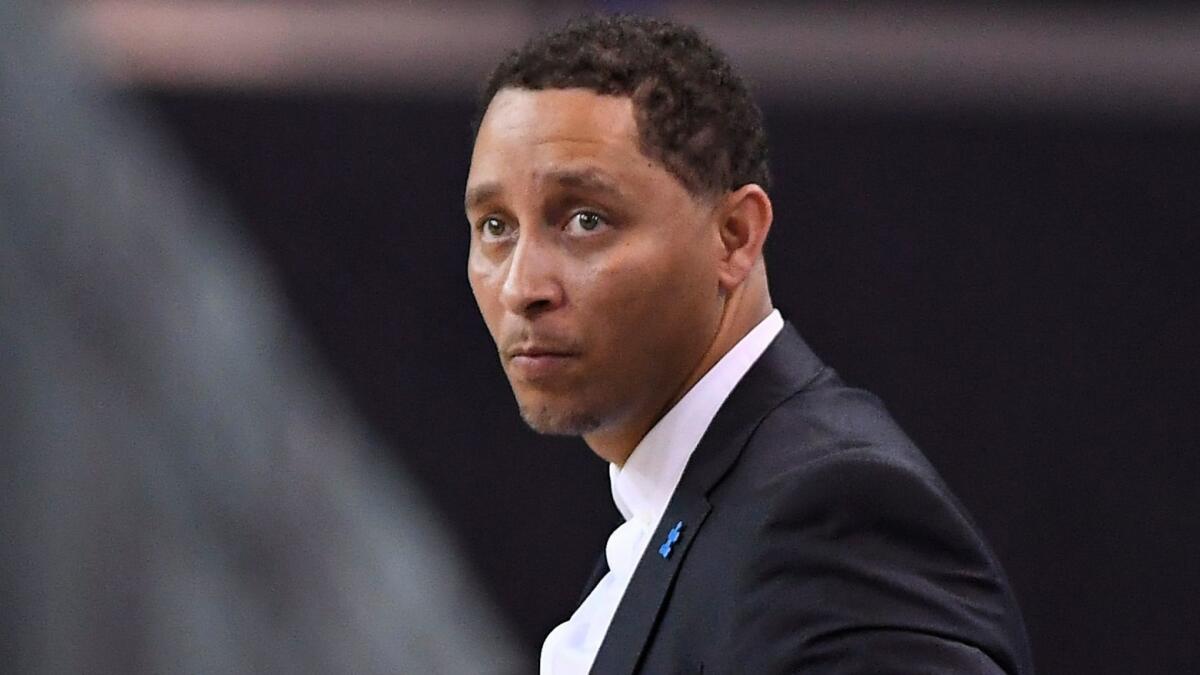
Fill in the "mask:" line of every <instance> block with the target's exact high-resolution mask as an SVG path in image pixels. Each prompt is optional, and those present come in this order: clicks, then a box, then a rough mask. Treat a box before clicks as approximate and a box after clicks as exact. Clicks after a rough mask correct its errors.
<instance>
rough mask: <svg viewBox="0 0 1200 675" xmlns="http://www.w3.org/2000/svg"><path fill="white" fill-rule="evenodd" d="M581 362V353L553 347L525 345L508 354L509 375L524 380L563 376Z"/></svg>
mask: <svg viewBox="0 0 1200 675" xmlns="http://www.w3.org/2000/svg"><path fill="white" fill-rule="evenodd" d="M578 360H579V353H578V352H576V351H573V350H570V349H567V348H564V347H560V346H552V345H523V346H520V347H517V348H515V349H512V350H510V351H509V352H508V370H509V374H510V375H512V376H515V377H519V378H521V379H524V380H543V379H547V378H551V377H554V376H556V375H561V374H562V373H564V372H565V371H566V370H567V369H569V368H570V367H571V366H573V365H574V364H575V363H577V362H578Z"/></svg>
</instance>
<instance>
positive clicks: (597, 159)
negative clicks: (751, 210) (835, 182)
mask: <svg viewBox="0 0 1200 675" xmlns="http://www.w3.org/2000/svg"><path fill="white" fill-rule="evenodd" d="M466 194H467V198H466V209H467V218H468V220H469V221H470V223H471V250H470V256H469V259H468V265H467V271H468V276H469V278H470V282H471V290H472V291H473V292H474V294H475V301H476V302H477V303H478V304H479V310H480V312H481V313H482V314H483V319H484V322H485V323H486V324H487V327H488V330H489V331H490V332H491V335H492V338H493V339H494V340H495V341H496V347H497V349H498V351H499V354H500V361H501V364H502V365H503V367H504V372H505V373H506V374H507V376H508V379H509V382H510V384H511V385H512V388H513V393H514V394H515V395H516V398H517V402H518V404H519V406H520V409H521V414H522V416H523V417H524V418H525V421H526V422H527V423H528V424H529V425H530V426H531V427H533V428H534V429H536V430H538V431H541V432H543V433H559V434H585V435H586V434H589V433H594V432H603V431H605V430H613V429H618V428H621V427H622V426H629V425H637V424H639V423H645V424H652V423H653V422H654V421H655V420H657V418H658V417H659V416H660V415H661V414H662V413H663V412H665V410H666V408H667V406H668V405H670V404H673V403H674V401H675V400H677V399H678V397H679V396H680V395H682V393H683V392H682V391H680V389H681V387H682V386H683V385H684V383H685V381H686V380H687V379H688V377H689V375H691V373H692V371H693V369H695V368H696V366H697V364H698V363H699V362H700V360H701V359H702V357H703V356H704V353H705V351H706V350H707V348H708V347H709V346H710V344H711V342H712V340H713V337H714V335H715V333H716V331H717V326H718V323H719V320H720V313H721V298H720V289H719V286H718V277H717V269H718V261H719V256H720V254H721V250H722V246H721V240H720V236H719V233H718V230H717V228H716V221H715V218H714V212H713V206H712V204H711V203H710V201H709V200H706V199H700V198H696V197H694V196H693V195H691V194H690V193H689V192H688V191H687V190H686V189H685V188H684V187H683V185H682V184H681V183H680V182H679V181H678V180H677V179H676V178H675V177H674V176H673V175H672V174H670V173H669V172H668V171H667V170H666V169H665V168H663V167H662V166H661V165H660V164H659V163H658V162H656V161H653V160H651V159H649V158H647V157H646V156H645V155H643V154H642V153H641V151H640V150H639V149H638V140H637V125H636V122H635V120H634V107H633V103H632V101H631V100H630V99H629V98H625V97H614V96H601V95H598V94H595V93H592V92H590V91H587V90H583V89H560V90H545V91H530V90H523V89H504V90H501V91H500V92H499V93H498V94H497V95H496V96H495V98H494V99H493V100H492V102H491V104H490V105H489V106H488V109H487V111H486V114H485V115H484V117H483V120H482V122H481V125H480V129H479V135H478V137H477V138H476V140H475V150H474V153H473V154H472V156H471V171H470V176H469V177H468V179H467V191H466ZM643 431H644V430H643Z"/></svg>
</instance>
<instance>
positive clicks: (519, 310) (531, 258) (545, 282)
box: [500, 236, 563, 317]
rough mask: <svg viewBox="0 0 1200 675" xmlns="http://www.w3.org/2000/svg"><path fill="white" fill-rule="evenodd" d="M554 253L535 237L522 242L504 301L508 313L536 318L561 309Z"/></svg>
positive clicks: (510, 267) (512, 261) (503, 291)
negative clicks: (559, 307) (557, 308)
mask: <svg viewBox="0 0 1200 675" xmlns="http://www.w3.org/2000/svg"><path fill="white" fill-rule="evenodd" d="M557 268H558V263H557V257H556V256H555V254H554V251H552V250H550V248H549V246H548V244H546V243H544V242H540V241H538V238H537V237H535V236H525V237H521V238H519V239H518V241H517V244H516V246H515V247H514V248H513V252H512V257H511V258H509V263H508V274H507V275H506V276H505V278H504V286H503V287H502V288H501V289H500V299H501V301H502V302H503V303H504V306H505V308H506V309H508V311H510V312H513V313H514V314H520V315H522V316H526V317H532V316H533V315H536V314H541V313H544V312H547V311H549V310H552V309H554V308H556V307H558V306H560V305H561V304H562V302H563V289H562V284H561V280H560V279H559V276H558V269H557Z"/></svg>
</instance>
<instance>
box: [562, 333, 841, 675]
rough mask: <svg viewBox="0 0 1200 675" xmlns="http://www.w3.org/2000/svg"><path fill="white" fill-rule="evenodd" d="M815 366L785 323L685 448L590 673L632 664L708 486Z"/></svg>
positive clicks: (697, 523) (692, 532)
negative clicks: (678, 473)
mask: <svg viewBox="0 0 1200 675" xmlns="http://www.w3.org/2000/svg"><path fill="white" fill-rule="evenodd" d="M821 368H822V365H821V362H820V361H819V360H818V359H817V357H816V356H815V355H814V354H813V353H812V351H811V350H809V348H808V346H807V345H805V344H804V342H803V340H801V339H800V335H799V334H798V333H797V332H796V330H795V328H793V327H792V325H791V324H790V323H789V324H785V325H784V327H783V330H782V331H781V332H780V334H779V335H778V336H777V337H776V338H775V340H774V341H773V342H772V343H771V345H770V346H769V347H768V348H767V350H766V351H765V352H763V355H762V356H761V357H759V359H758V361H757V362H755V364H754V366H752V367H751V368H750V370H749V371H748V372H747V373H746V376H745V377H743V378H742V380H741V382H739V383H738V385H737V387H735V388H734V390H733V392H732V393H730V395H729V398H728V399H726V400H725V403H724V405H722V406H721V409H720V410H719V411H718V412H717V415H716V417H714V418H713V421H712V424H711V425H709V428H708V430H707V431H706V432H705V434H704V437H703V438H702V439H700V444H699V445H698V446H697V447H696V451H695V452H693V453H692V456H691V459H690V460H689V461H688V465H687V468H686V469H684V472H683V476H682V477H681V478H680V480H679V485H678V487H676V488H675V493H674V494H673V495H672V497H671V501H670V502H669V503H668V504H667V509H666V511H665V512H664V513H663V517H662V520H661V521H660V522H659V523H658V529H657V530H656V531H655V534H654V537H653V538H651V539H650V543H649V544H648V545H647V547H646V550H645V552H643V553H642V558H641V560H640V561H639V562H638V566H637V568H636V569H635V570H634V573H633V578H632V579H631V580H630V582H629V586H628V587H627V588H626V590H625V595H624V596H623V597H622V599H621V603H620V604H619V605H618V606H617V611H616V614H614V615H613V619H612V622H611V623H610V624H609V629H608V633H607V634H606V635H605V636H604V642H603V643H601V645H600V651H599V653H598V654H597V655H596V660H595V662H594V663H593V665H592V672H593V673H600V674H603V675H610V674H613V675H615V674H618V673H621V674H624V673H633V672H634V671H636V670H637V667H638V664H639V663H640V662H641V659H642V655H643V654H644V652H645V651H646V647H647V645H648V644H649V638H650V636H651V634H652V633H653V632H654V628H655V626H656V625H657V623H658V619H659V616H660V614H661V613H662V608H663V606H664V605H665V603H666V599H667V596H668V595H669V594H670V590H671V588H672V585H673V582H674V580H675V576H676V574H677V573H678V572H679V569H680V567H681V566H682V565H683V561H684V559H685V557H686V556H687V551H688V549H689V548H690V547H691V543H692V541H694V540H695V538H696V536H697V534H699V532H700V528H701V526H702V525H703V524H704V521H705V518H706V517H707V516H708V513H709V511H710V510H711V508H712V506H711V505H710V504H709V501H708V497H707V495H708V493H709V491H711V490H712V488H713V487H715V486H716V484H717V483H718V482H720V480H721V478H723V477H724V476H725V474H726V473H728V472H729V469H730V468H731V467H732V466H733V464H734V462H736V460H737V458H738V456H739V455H741V452H742V448H743V447H745V445H746V442H747V441H748V440H749V439H750V436H751V435H752V434H753V433H754V430H755V429H756V428H757V427H758V424H759V422H761V421H762V419H763V418H764V417H765V416H766V415H767V413H768V412H770V411H771V410H772V409H774V408H775V407H776V406H777V405H779V404H780V403H781V402H782V401H783V400H784V399H786V398H787V397H789V396H791V395H792V394H794V393H796V392H797V391H800V390H802V389H804V388H805V387H806V386H807V385H808V384H809V383H810V382H812V381H813V380H814V379H815V378H816V376H817V375H818V374H819V373H820V371H821ZM676 523H683V526H682V528H681V529H680V531H679V538H678V539H677V540H676V541H675V542H674V543H673V544H672V545H671V546H670V547H669V550H668V551H666V552H667V555H666V556H663V555H662V554H661V553H660V547H661V546H662V545H663V544H664V543H665V542H666V540H667V537H668V534H669V532H670V531H671V530H672V528H674V527H675V525H676ZM602 563H603V560H602ZM598 570H600V571H599V574H596V573H593V579H594V581H592V582H590V583H589V588H590V587H594V586H595V584H596V583H597V582H599V579H600V577H602V576H603V575H604V571H607V566H605V565H603V564H601V566H599V567H598ZM585 597H586V596H585Z"/></svg>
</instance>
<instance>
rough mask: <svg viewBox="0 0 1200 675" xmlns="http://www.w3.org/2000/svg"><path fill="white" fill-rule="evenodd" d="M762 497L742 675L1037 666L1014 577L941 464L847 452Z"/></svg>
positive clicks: (743, 573) (784, 479) (787, 477)
mask: <svg viewBox="0 0 1200 675" xmlns="http://www.w3.org/2000/svg"><path fill="white" fill-rule="evenodd" d="M760 498H761V499H763V500H765V501H766V508H765V510H764V511H763V513H764V514H765V515H764V517H763V519H762V520H761V521H760V522H758V523H756V524H755V527H757V528H758V529H759V532H757V536H756V537H755V541H757V542H759V543H760V545H759V546H757V547H756V550H755V551H754V552H753V553H752V554H751V555H750V556H748V559H747V560H746V562H745V565H744V566H743V567H742V569H741V570H739V584H742V585H743V589H742V590H743V592H742V593H740V594H739V597H740V600H739V602H738V606H737V609H736V610H735V611H736V614H735V621H734V625H735V635H733V636H731V637H732V638H733V643H732V644H733V645H734V650H735V658H734V663H735V664H736V667H737V668H738V670H739V671H740V672H747V673H795V672H803V673H839V674H846V673H864V674H865V673H921V674H922V675H928V674H930V673H972V674H977V673H1025V672H1031V670H1030V669H1027V668H1028V667H1027V663H1026V661H1025V659H1024V658H1023V657H1022V656H1021V654H1023V653H1024V652H1022V648H1023V645H1024V642H1023V641H1024V635H1023V628H1020V623H1019V618H1017V619H1016V623H1015V624H1014V623H1013V621H1014V617H1013V614H1014V613H1015V612H1016V609H1015V603H1014V601H1013V600H1012V597H1011V595H1010V594H1009V591H1008V590H1007V585H1006V582H1005V581H1004V578H1003V573H1002V572H1001V571H1000V569H999V566H998V565H997V564H996V563H995V561H994V559H993V558H992V556H991V554H990V552H989V551H988V549H987V546H986V544H985V543H984V541H983V539H982V537H981V536H980V535H979V533H978V532H977V531H976V528H975V526H974V525H973V524H972V523H971V522H970V520H969V518H968V517H967V516H966V515H965V512H964V511H963V509H962V508H961V506H959V504H958V502H957V501H956V500H955V499H954V497H953V496H952V495H951V494H950V493H949V491H948V490H947V488H946V487H945V486H944V485H943V484H942V483H941V481H940V480H939V479H937V478H936V475H935V474H934V473H933V472H932V469H929V468H928V467H927V466H918V465H915V464H909V463H906V462H905V461H903V460H900V459H896V458H895V457H894V456H892V455H889V454H886V453H883V452H881V451H879V450H878V449H858V450H847V451H843V452H840V453H837V454H835V455H832V456H827V457H825V458H823V459H821V460H817V461H814V462H812V463H810V464H807V465H804V466H801V467H798V468H795V469H793V470H789V471H786V472H783V473H781V474H780V475H778V476H776V477H774V478H773V479H772V480H771V481H770V482H769V483H768V484H767V486H766V487H765V488H764V489H763V492H762V494H761V495H760ZM1014 629H1015V631H1016V632H1014Z"/></svg>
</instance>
